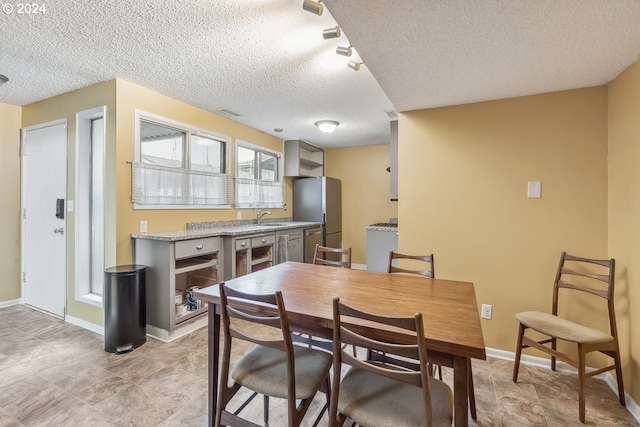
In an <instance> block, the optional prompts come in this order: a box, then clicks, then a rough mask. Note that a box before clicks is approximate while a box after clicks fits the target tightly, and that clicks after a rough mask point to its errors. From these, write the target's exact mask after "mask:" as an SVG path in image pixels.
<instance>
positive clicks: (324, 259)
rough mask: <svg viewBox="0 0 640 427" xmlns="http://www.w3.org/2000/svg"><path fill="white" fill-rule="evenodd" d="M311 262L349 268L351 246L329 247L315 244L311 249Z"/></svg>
mask: <svg viewBox="0 0 640 427" xmlns="http://www.w3.org/2000/svg"><path fill="white" fill-rule="evenodd" d="M313 264H318V265H328V266H330V267H340V268H351V248H329V247H327V246H320V245H316V248H315V250H314V251H313Z"/></svg>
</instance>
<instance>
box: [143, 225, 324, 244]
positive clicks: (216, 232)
mask: <svg viewBox="0 0 640 427" xmlns="http://www.w3.org/2000/svg"><path fill="white" fill-rule="evenodd" d="M274 224H284V225H271V224H269V223H266V224H263V225H256V224H249V225H238V226H224V227H216V228H205V229H201V230H179V231H164V232H158V233H138V234H132V235H131V238H132V239H146V240H163V241H167V242H177V241H180V240H192V239H202V238H207V237H218V236H242V235H245V234H260V233H272V232H274V231H278V230H290V229H293V228H313V227H319V226H321V225H322V223H320V222H303V221H293V222H286V223H274Z"/></svg>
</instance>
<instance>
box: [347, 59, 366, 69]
mask: <svg viewBox="0 0 640 427" xmlns="http://www.w3.org/2000/svg"><path fill="white" fill-rule="evenodd" d="M347 65H349V68H351V69H352V70H355V71H358V70H360V67H361V66H362V62H356V61H349V64H347Z"/></svg>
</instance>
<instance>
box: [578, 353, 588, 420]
mask: <svg viewBox="0 0 640 427" xmlns="http://www.w3.org/2000/svg"><path fill="white" fill-rule="evenodd" d="M585 359H586V355H585V353H584V349H583V347H582V346H581V345H578V418H579V419H580V422H581V423H583V424H584V422H585V398H584V383H585V380H586V379H587V376H586V373H585V368H586V366H585V365H586V364H585Z"/></svg>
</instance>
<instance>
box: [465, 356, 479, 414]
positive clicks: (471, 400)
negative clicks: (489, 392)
mask: <svg viewBox="0 0 640 427" xmlns="http://www.w3.org/2000/svg"><path fill="white" fill-rule="evenodd" d="M468 363H469V368H468V370H469V382H468V384H467V387H468V388H469V409H470V411H471V419H472V420H477V419H478V412H477V411H476V393H475V391H474V389H473V371H472V369H471V359H469V362H468Z"/></svg>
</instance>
